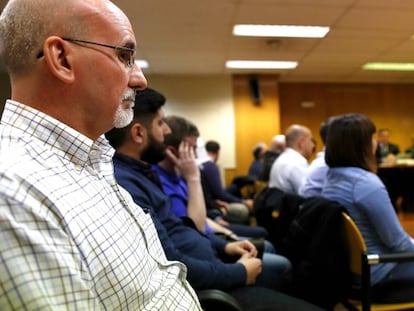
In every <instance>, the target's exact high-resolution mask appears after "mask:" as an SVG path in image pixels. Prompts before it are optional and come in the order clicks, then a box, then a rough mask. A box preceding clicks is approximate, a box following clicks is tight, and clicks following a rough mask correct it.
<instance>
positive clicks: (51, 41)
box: [43, 36, 75, 84]
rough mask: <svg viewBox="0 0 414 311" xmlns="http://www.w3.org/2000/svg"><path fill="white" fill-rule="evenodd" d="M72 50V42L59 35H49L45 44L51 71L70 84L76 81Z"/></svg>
mask: <svg viewBox="0 0 414 311" xmlns="http://www.w3.org/2000/svg"><path fill="white" fill-rule="evenodd" d="M72 52H73V49H72V48H71V46H70V43H69V42H66V41H65V40H63V39H62V38H60V37H57V36H51V37H48V38H47V39H46V40H45V42H44V44H43V54H44V58H45V62H46V64H47V67H48V68H49V71H50V72H51V73H52V75H54V76H55V77H56V78H58V79H59V80H61V81H62V82H64V83H68V84H71V83H73V82H74V81H75V73H74V71H73V67H72V60H73V57H72V55H73V53H72Z"/></svg>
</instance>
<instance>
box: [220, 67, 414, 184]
mask: <svg viewBox="0 0 414 311" xmlns="http://www.w3.org/2000/svg"><path fill="white" fill-rule="evenodd" d="M258 79H259V85H260V88H261V92H262V96H263V100H262V102H261V104H259V105H255V104H254V103H253V101H252V99H251V96H250V93H249V84H248V81H249V76H247V75H246V76H244V75H238V76H234V78H233V92H234V94H233V95H234V109H235V122H236V138H235V140H236V163H237V165H236V168H235V169H234V170H228V171H226V183H228V182H229V181H230V180H231V179H232V178H233V177H234V176H235V175H243V174H245V173H246V172H247V169H248V166H249V164H250V163H251V161H252V154H251V151H252V147H253V146H254V144H255V143H257V142H259V141H265V142H267V143H269V142H270V139H271V138H272V137H273V136H274V135H275V134H277V133H279V132H284V131H285V130H286V128H287V127H288V126H289V125H291V124H293V123H298V124H303V125H306V126H308V127H309V128H310V129H311V130H312V132H313V135H314V138H315V139H316V141H317V149H318V150H319V149H320V148H321V147H322V142H321V140H320V137H319V125H320V123H321V122H322V121H323V120H325V119H326V118H328V117H330V116H332V115H338V114H344V113H363V114H365V115H367V116H368V117H369V118H371V119H372V120H373V121H374V123H375V125H376V126H377V129H379V128H383V127H386V128H389V129H390V130H391V137H390V139H391V141H392V142H395V143H397V144H398V145H399V146H400V149H401V151H404V150H405V149H406V148H408V147H409V146H410V144H411V135H412V134H414V85H413V84H363V83H361V84H350V83H279V82H278V78H277V76H267V75H263V76H258Z"/></svg>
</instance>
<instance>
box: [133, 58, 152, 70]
mask: <svg viewBox="0 0 414 311" xmlns="http://www.w3.org/2000/svg"><path fill="white" fill-rule="evenodd" d="M135 64H137V65H138V66H139V68H141V69H145V68H149V63H148V61H146V60H145V59H136V60H135Z"/></svg>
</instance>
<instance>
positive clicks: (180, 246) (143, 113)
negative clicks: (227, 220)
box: [106, 89, 318, 310]
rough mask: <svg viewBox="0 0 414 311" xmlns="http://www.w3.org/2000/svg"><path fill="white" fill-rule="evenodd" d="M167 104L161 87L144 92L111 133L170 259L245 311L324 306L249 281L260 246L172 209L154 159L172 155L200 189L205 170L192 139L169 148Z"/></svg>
mask: <svg viewBox="0 0 414 311" xmlns="http://www.w3.org/2000/svg"><path fill="white" fill-rule="evenodd" d="M164 104H165V97H164V96H163V95H162V94H160V93H158V92H157V91H155V90H152V89H146V90H144V91H142V92H138V94H137V97H136V101H135V107H134V120H133V122H132V123H131V124H130V125H129V126H128V127H126V128H123V129H113V130H111V131H110V132H108V133H107V134H106V136H107V138H108V139H109V141H110V142H111V144H112V145H113V146H114V148H115V149H116V150H117V152H116V154H115V156H114V165H115V175H116V178H117V180H118V182H119V183H120V184H121V185H122V186H123V187H124V188H125V189H127V190H128V191H129V192H130V193H131V195H132V197H133V199H134V201H135V202H136V203H137V204H139V206H141V207H142V208H143V209H144V211H146V212H147V213H148V214H150V215H151V216H152V218H153V220H154V223H155V225H156V227H157V231H158V234H159V237H160V240H161V242H162V244H163V247H164V250H165V253H166V255H167V257H168V259H170V260H179V261H182V262H183V263H185V264H186V266H187V269H188V280H189V282H190V283H191V284H192V286H193V287H194V288H196V289H203V288H217V289H222V290H225V291H226V292H228V293H229V294H231V295H232V296H233V297H235V298H236V299H237V300H238V301H239V302H240V303H241V304H242V305H243V306H244V308H245V310H252V309H255V310H318V308H316V307H314V306H312V305H309V304H307V303H306V302H303V301H301V300H297V299H295V298H292V297H289V296H286V295H284V294H281V293H279V292H276V291H274V290H270V289H267V288H263V287H260V286H247V285H253V284H255V282H256V279H257V276H258V274H259V273H260V272H261V260H260V259H258V258H255V255H256V251H255V248H254V247H252V245H251V244H250V243H249V242H247V241H239V242H232V243H229V242H226V241H224V240H223V239H221V238H219V237H216V236H215V235H214V234H206V233H204V232H202V231H203V230H199V229H197V228H196V226H195V225H191V222H192V221H191V220H190V219H189V218H186V220H183V219H182V218H179V217H177V216H176V215H174V214H173V213H172V211H171V201H170V198H169V197H168V196H167V195H166V194H165V193H164V192H163V190H162V185H161V183H160V180H159V176H158V174H157V172H155V171H153V170H152V169H151V164H153V163H157V162H158V161H160V160H162V159H164V157H165V156H167V157H168V158H169V159H170V160H171V161H172V162H173V163H174V166H176V167H179V169H180V171H181V173H182V174H183V176H184V178H185V180H186V181H187V182H188V183H189V184H188V187H189V188H190V187H192V186H194V188H195V189H194V190H195V193H197V191H198V190H197V187H200V185H198V186H197V184H199V170H198V167H197V164H196V162H195V159H194V151H193V148H192V147H191V145H190V144H188V143H183V144H180V146H179V147H178V148H177V150H176V151H175V152H174V153H176V154H175V155H174V153H173V152H171V151H170V150H167V149H166V146H165V144H164V137H165V136H166V135H168V134H170V133H171V129H170V127H169V126H168V125H167V123H166V122H165V119H164V111H163V105H164ZM177 155H178V156H177ZM192 182H194V183H193V184H191V183H192ZM189 191H192V190H190V189H189ZM201 195H202V194H201ZM201 214H202V212H201ZM204 217H205V216H204ZM226 255H227V256H228V255H237V256H239V257H240V259H239V260H236V261H232V262H225V261H223V260H222V259H220V257H219V256H226Z"/></svg>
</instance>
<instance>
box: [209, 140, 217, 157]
mask: <svg viewBox="0 0 414 311" xmlns="http://www.w3.org/2000/svg"><path fill="white" fill-rule="evenodd" d="M206 150H207V151H208V152H211V153H215V154H217V153H218V152H219V151H220V144H219V143H218V142H216V141H215V140H209V141H207V142H206Z"/></svg>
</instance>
